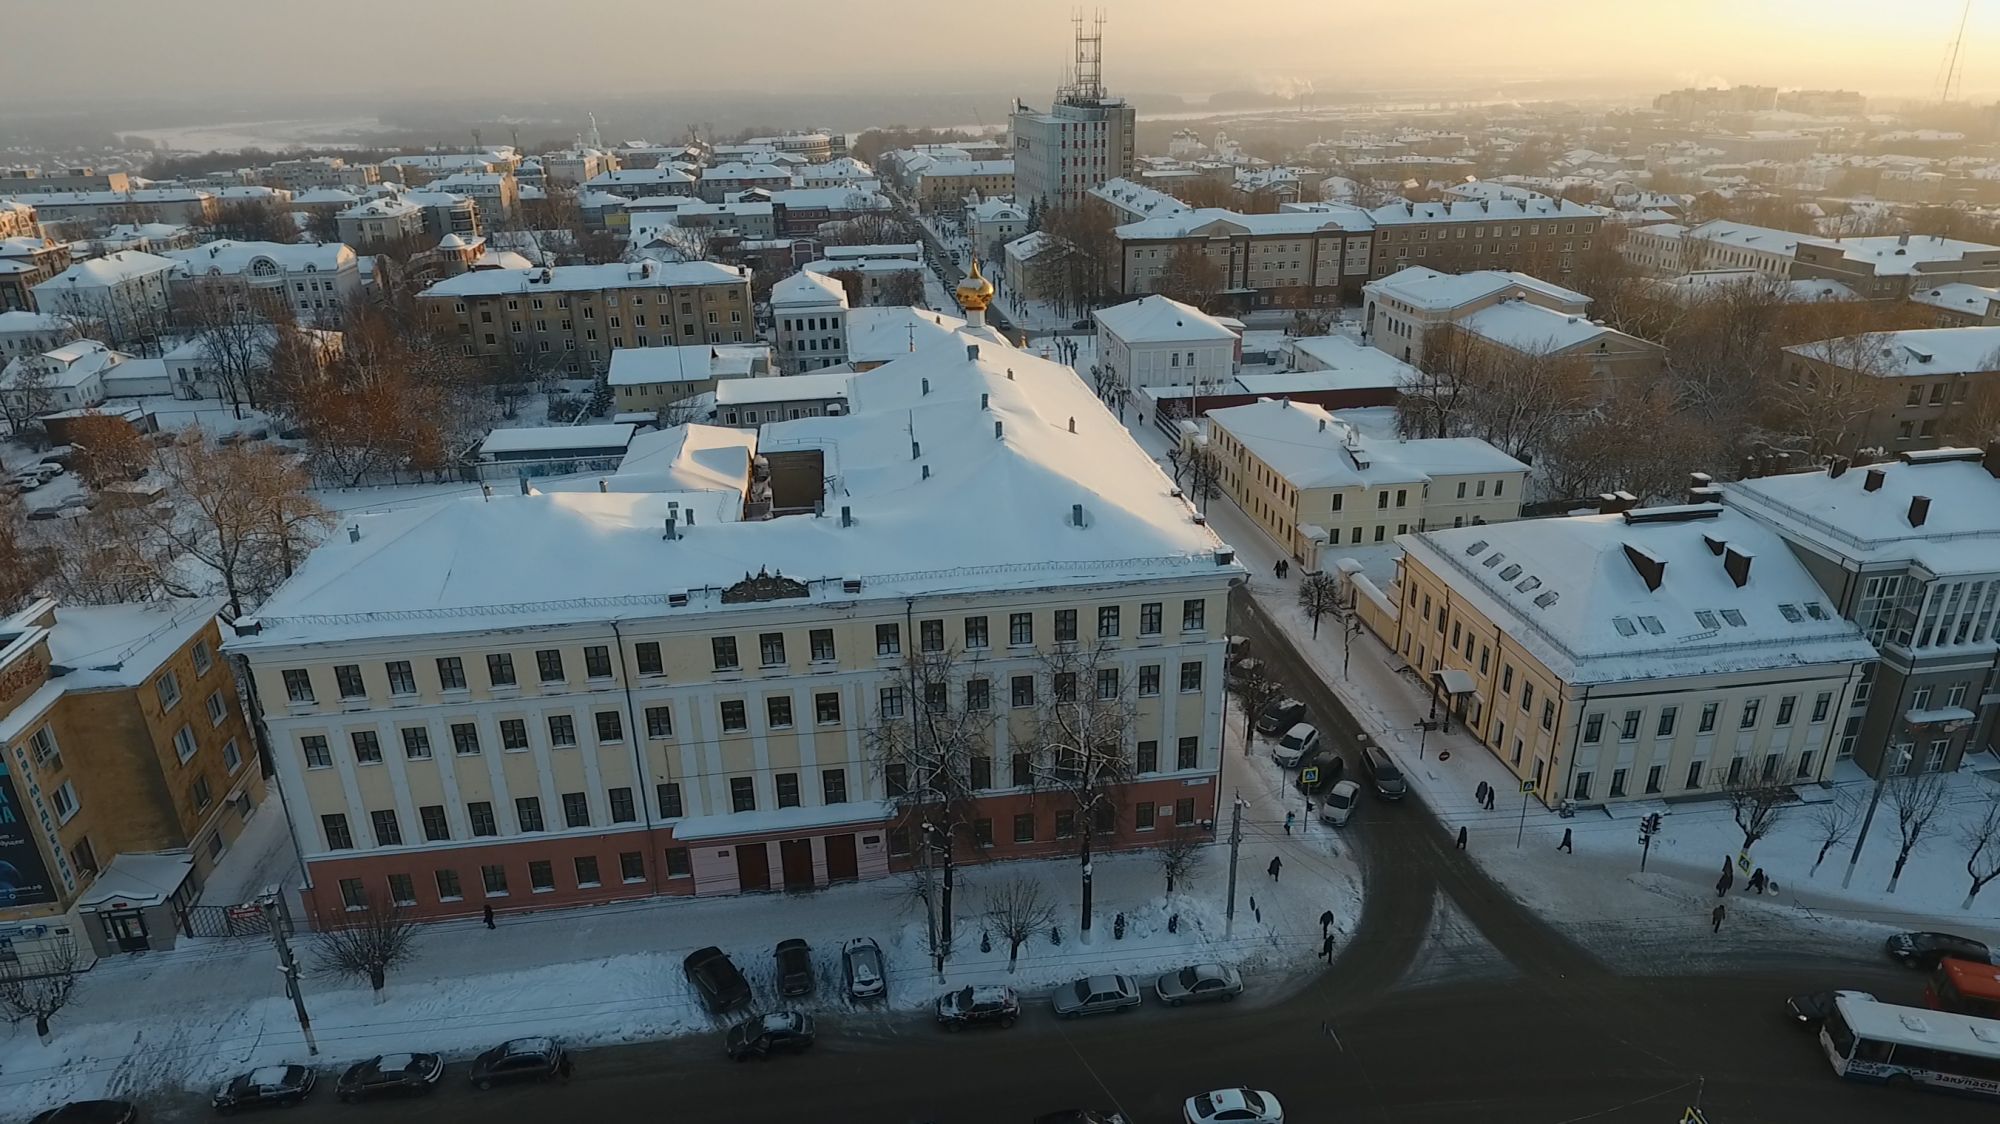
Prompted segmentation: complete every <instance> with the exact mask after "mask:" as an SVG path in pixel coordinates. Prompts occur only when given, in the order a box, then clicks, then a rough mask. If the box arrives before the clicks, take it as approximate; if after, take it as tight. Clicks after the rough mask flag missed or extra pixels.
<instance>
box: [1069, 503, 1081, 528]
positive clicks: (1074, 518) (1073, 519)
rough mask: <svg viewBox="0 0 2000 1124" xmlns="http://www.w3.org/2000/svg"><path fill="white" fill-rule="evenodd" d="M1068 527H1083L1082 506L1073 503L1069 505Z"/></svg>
mask: <svg viewBox="0 0 2000 1124" xmlns="http://www.w3.org/2000/svg"><path fill="white" fill-rule="evenodd" d="M1069 525H1070V526H1072V527H1081V526H1083V505H1082V504H1080V503H1073V504H1071V505H1069Z"/></svg>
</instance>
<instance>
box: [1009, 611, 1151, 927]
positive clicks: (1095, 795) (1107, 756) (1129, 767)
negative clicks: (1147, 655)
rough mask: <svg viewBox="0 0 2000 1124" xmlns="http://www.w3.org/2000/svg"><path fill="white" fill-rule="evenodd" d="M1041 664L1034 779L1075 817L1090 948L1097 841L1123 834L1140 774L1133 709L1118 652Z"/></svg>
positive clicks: (1047, 656)
mask: <svg viewBox="0 0 2000 1124" xmlns="http://www.w3.org/2000/svg"><path fill="white" fill-rule="evenodd" d="M1042 664H1043V668H1044V670H1045V672H1046V675H1045V676H1043V677H1038V678H1041V679H1042V680H1043V681H1044V682H1045V683H1046V684H1047V687H1048V692H1049V694H1048V698H1047V699H1046V700H1043V701H1042V702H1041V704H1040V705H1039V706H1037V707H1036V709H1035V713H1034V715H1033V717H1032V719H1031V720H1030V721H1031V727H1030V729H1029V730H1028V732H1027V739H1026V742H1025V744H1026V745H1027V747H1028V749H1029V760H1028V767H1029V777H1030V783H1031V785H1032V787H1033V788H1034V789H1035V790H1036V791H1037V792H1038V793H1046V794H1048V795H1050V796H1052V797H1053V798H1054V799H1055V802H1056V805H1057V807H1058V808H1060V809H1061V810H1062V812H1066V813H1067V814H1069V815H1070V816H1072V817H1073V823H1074V830H1075V833H1076V834H1075V839H1076V857H1077V863H1078V866H1079V867H1080V869H1081V874H1082V880H1083V900H1082V903H1081V916H1080V918H1079V921H1078V928H1079V929H1080V930H1082V932H1083V934H1084V939H1085V940H1088V939H1089V935H1090V928H1091V906H1092V895H1091V876H1092V871H1091V857H1092V855H1093V854H1094V853H1095V846H1096V843H1097V838H1098V836H1100V835H1109V834H1111V833H1112V832H1114V831H1115V830H1116V829H1117V824H1118V801H1119V794H1120V793H1121V791H1122V790H1123V787H1124V785H1125V783H1126V782H1127V781H1129V780H1131V779H1132V777H1133V776H1134V775H1135V772H1136V770H1135V763H1134V761H1133V759H1132V752H1131V749H1130V747H1129V746H1128V744H1127V742H1128V738H1129V737H1130V734H1131V731H1132V723H1133V715H1134V711H1135V707H1134V705H1133V702H1132V695H1131V688H1130V687H1129V686H1128V685H1127V684H1126V683H1125V682H1124V680H1123V678H1122V677H1121V676H1120V675H1119V667H1118V661H1117V659H1116V653H1114V652H1111V651H1109V650H1107V649H1104V648H1095V649H1089V650H1085V649H1082V648H1079V647H1077V646H1075V645H1064V646H1061V647H1057V648H1054V649H1051V650H1049V651H1046V652H1044V653H1043V655H1042ZM1037 686H1040V684H1037ZM1059 814H1061V813H1059Z"/></svg>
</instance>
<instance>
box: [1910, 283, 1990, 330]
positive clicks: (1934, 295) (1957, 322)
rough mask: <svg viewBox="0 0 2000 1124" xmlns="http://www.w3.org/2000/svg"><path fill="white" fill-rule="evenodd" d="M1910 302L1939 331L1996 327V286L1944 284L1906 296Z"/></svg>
mask: <svg viewBox="0 0 2000 1124" xmlns="http://www.w3.org/2000/svg"><path fill="white" fill-rule="evenodd" d="M1910 303H1911V304H1915V305H1921V306H1922V307H1923V308H1924V310H1925V311H1926V312H1929V313H1930V314H1931V315H1932V316H1933V317H1935V318H1936V320H1937V326H1938V327H1940V328H1980V327H1991V326H1993V325H1995V324H2000V285H1972V284H1968V283H1966V282H1963V281H1952V282H1947V283H1945V284H1943V285H1938V286H1935V287H1933V288H1929V289H1917V290H1916V291H1914V292H1912V293H1911V294H1910Z"/></svg>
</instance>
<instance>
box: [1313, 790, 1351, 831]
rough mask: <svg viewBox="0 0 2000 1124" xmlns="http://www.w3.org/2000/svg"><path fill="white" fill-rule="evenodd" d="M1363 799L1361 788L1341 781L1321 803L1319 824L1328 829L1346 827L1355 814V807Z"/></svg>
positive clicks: (1327, 793)
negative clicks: (1348, 819) (1350, 817)
mask: <svg viewBox="0 0 2000 1124" xmlns="http://www.w3.org/2000/svg"><path fill="white" fill-rule="evenodd" d="M1360 799H1361V786H1360V785H1358V784H1355V783H1354V782H1353V781H1341V782H1340V783H1339V784H1336V785H1334V786H1333V787H1332V788H1329V789H1327V790H1326V796H1325V797H1323V798H1322V799H1321V801H1320V806H1319V822H1321V823H1323V824H1325V825H1327V826H1328V827H1346V826H1347V817H1349V816H1351V815H1353V814H1354V805H1355V804H1356V803H1358V802H1359V801H1360Z"/></svg>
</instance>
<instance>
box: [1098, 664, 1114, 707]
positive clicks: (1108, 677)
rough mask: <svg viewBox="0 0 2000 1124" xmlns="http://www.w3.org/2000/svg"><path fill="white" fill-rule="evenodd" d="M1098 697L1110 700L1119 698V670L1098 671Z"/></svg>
mask: <svg viewBox="0 0 2000 1124" xmlns="http://www.w3.org/2000/svg"><path fill="white" fill-rule="evenodd" d="M1097 697H1098V698H1099V699H1102V700H1110V699H1115V698H1117V697H1118V669H1117V668H1115V667H1100V668H1098V669H1097Z"/></svg>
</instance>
